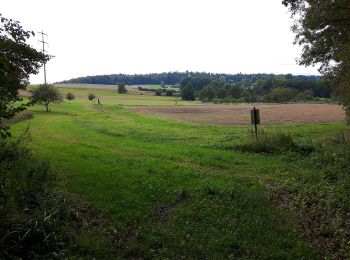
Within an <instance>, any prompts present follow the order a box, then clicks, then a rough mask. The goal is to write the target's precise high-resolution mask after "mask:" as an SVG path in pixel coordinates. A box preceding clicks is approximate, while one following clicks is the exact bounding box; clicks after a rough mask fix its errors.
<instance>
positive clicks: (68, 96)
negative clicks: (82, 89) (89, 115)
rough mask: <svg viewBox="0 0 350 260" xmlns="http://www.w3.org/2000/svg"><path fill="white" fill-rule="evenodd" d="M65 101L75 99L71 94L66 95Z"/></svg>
mask: <svg viewBox="0 0 350 260" xmlns="http://www.w3.org/2000/svg"><path fill="white" fill-rule="evenodd" d="M66 99H67V100H73V99H75V96H74V94H72V93H68V94H67V96H66Z"/></svg>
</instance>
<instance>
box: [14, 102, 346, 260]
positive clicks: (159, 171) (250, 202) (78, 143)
mask: <svg viewBox="0 0 350 260" xmlns="http://www.w3.org/2000/svg"><path fill="white" fill-rule="evenodd" d="M52 109H53V111H52V112H50V113H46V112H42V109H41V107H34V108H33V109H32V110H33V111H34V119H33V120H31V121H25V122H21V123H18V124H16V125H15V126H14V127H13V128H14V131H15V133H17V134H19V133H20V132H21V130H22V129H23V128H25V127H26V126H27V125H28V123H30V130H31V134H32V142H31V146H32V148H33V150H34V152H35V153H36V154H37V155H38V156H39V157H41V158H45V159H47V160H50V161H51V162H52V164H53V166H54V168H55V169H56V171H57V173H58V179H59V188H58V189H59V190H60V191H63V192H65V193H66V194H68V195H69V194H70V195H74V196H79V197H80V198H82V199H83V200H85V201H86V202H87V203H89V204H90V205H91V206H92V207H94V208H95V209H96V210H97V211H99V212H101V213H102V215H103V216H104V217H105V218H106V219H108V220H109V221H110V223H111V226H112V227H113V229H114V241H116V243H115V244H114V245H113V248H114V252H113V253H111V254H114V256H115V257H116V256H118V257H145V258H147V257H151V258H174V259H179V258H186V259H187V258H211V259H220V258H234V259H235V258H259V259H267V258H268V259H271V258H275V259H288V258H291V259H293V258H294V259H295V258H302V257H305V258H311V257H316V256H317V252H314V251H313V250H312V249H311V248H310V246H309V245H308V244H307V243H306V242H304V241H302V240H301V239H300V237H299V236H298V229H297V226H296V225H295V223H294V221H293V219H292V218H291V217H290V216H288V215H287V214H286V213H285V212H282V211H281V210H280V209H278V208H277V207H276V206H275V203H274V201H273V199H272V198H271V193H270V192H269V190H268V189H267V186H266V182H265V181H264V180H273V181H275V182H277V183H280V184H281V185H282V184H283V183H284V181H293V178H297V173H298V171H299V170H300V168H299V166H298V165H296V164H295V161H293V160H294V159H290V158H288V157H286V156H284V155H280V156H279V155H275V156H265V155H256V154H247V153H240V152H235V151H232V150H229V149H225V148H228V147H231V146H234V145H236V144H240V143H242V142H244V141H245V140H246V139H247V131H248V130H247V129H248V127H239V126H200V125H192V124H188V123H178V122H175V121H170V120H163V119H155V118H151V117H147V116H141V115H138V114H135V113H133V112H131V111H128V110H127V108H125V107H122V106H118V105H113V104H112V103H110V104H104V105H103V106H102V107H99V106H98V105H94V104H91V103H89V102H88V101H87V100H86V101H85V100H80V99H78V100H76V101H74V102H71V103H70V102H65V103H64V104H61V105H55V106H53V107H52ZM341 127H342V126H340V125H318V126H317V125H316V126H284V127H283V129H285V130H287V131H290V132H292V133H295V134H297V133H298V135H299V138H303V139H308V138H321V136H324V134H325V133H332V132H334V131H338V130H339V129H340V128H341ZM270 128H272V127H270ZM98 234H99V233H98V231H96V230H91V231H89V232H87V233H86V234H85V235H84V237H78V238H77V241H78V242H77V243H80V246H85V247H86V248H90V250H92V251H94V252H95V254H97V255H100V256H102V255H105V254H106V252H103V251H105V250H107V248H108V247H109V244H108V241H104V240H103V238H102V237H99V235H98ZM91 248H92V249H91Z"/></svg>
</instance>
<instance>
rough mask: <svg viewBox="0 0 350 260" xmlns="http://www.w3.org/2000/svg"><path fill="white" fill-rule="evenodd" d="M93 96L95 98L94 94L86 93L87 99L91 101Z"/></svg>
mask: <svg viewBox="0 0 350 260" xmlns="http://www.w3.org/2000/svg"><path fill="white" fill-rule="evenodd" d="M95 98H96V96H95V94H92V93H90V94H89V95H88V99H89V100H90V101H91V102H93V101H94V99H95Z"/></svg>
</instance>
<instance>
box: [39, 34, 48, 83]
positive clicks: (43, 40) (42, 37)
mask: <svg viewBox="0 0 350 260" xmlns="http://www.w3.org/2000/svg"><path fill="white" fill-rule="evenodd" d="M39 33H40V34H41V41H39V42H41V43H42V44H43V50H42V51H43V54H45V44H48V43H47V42H45V39H44V35H45V36H46V37H47V34H46V33H44V31H41V32H39ZM44 82H45V85H46V61H45V62H44Z"/></svg>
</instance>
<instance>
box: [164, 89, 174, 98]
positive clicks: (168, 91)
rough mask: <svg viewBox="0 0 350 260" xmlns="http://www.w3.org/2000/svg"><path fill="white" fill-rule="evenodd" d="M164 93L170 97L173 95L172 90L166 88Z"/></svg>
mask: <svg viewBox="0 0 350 260" xmlns="http://www.w3.org/2000/svg"><path fill="white" fill-rule="evenodd" d="M165 94H166V95H167V96H168V97H171V96H173V95H174V92H173V91H171V90H167V91H166V92H165Z"/></svg>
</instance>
